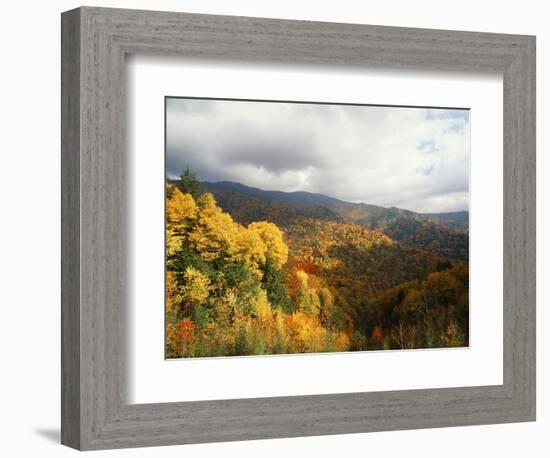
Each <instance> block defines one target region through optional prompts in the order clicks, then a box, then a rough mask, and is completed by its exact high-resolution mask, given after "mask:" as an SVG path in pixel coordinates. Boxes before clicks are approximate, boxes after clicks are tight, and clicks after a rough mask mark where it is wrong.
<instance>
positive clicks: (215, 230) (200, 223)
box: [189, 193, 238, 261]
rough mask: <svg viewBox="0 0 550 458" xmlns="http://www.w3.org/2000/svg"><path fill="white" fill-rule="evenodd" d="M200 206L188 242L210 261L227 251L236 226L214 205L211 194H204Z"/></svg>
mask: <svg viewBox="0 0 550 458" xmlns="http://www.w3.org/2000/svg"><path fill="white" fill-rule="evenodd" d="M200 204H201V205H200V209H199V212H198V217H197V220H196V222H195V224H194V226H193V230H192V231H191V233H190V234H189V242H190V243H191V244H192V245H193V246H194V247H195V248H196V249H197V251H198V252H199V253H200V255H201V256H202V257H203V258H204V259H205V260H207V261H212V260H214V259H216V258H217V257H219V256H220V253H221V252H222V251H224V250H228V249H229V246H230V244H231V242H232V240H233V238H234V237H235V232H236V230H237V227H238V225H237V224H236V223H235V222H234V221H233V218H231V216H230V215H229V214H227V213H224V212H223V211H222V210H221V208H219V207H218V206H217V205H216V200H215V199H214V196H213V195H212V194H210V193H207V194H204V195H203V196H202V197H201V201H200Z"/></svg>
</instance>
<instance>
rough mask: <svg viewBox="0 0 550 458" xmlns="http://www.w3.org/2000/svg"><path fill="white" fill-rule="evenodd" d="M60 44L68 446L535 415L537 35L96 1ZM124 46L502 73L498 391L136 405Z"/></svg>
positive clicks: (69, 23) (68, 17) (71, 22)
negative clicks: (129, 349) (130, 367)
mask: <svg viewBox="0 0 550 458" xmlns="http://www.w3.org/2000/svg"><path fill="white" fill-rule="evenodd" d="M61 37H62V66H61V68H62V199H61V200H62V313H61V315H62V426H61V440H62V443H63V444H66V445H68V446H71V447H74V448H77V449H81V450H84V449H105V448H117V447H138V446H152V445H166V444H183V443H196V442H214V441H232V440H243V439H262V438H277V437H293V436H309V435H322V434H338V433H358V432H367V431H381V430H398V429H412V428H431V427H442V426H456V425H473V424H486V423H506V422H520V421H532V420H534V419H535V38H534V37H532V36H520V35H502V34H490V33H473V32H456V31H444V30H425V29H410V28H397V27H380V26H367V25H355V24H333V23H320V22H307V21H288V20H272V19H258V18H247V17H229V16H210V15H197V14H185V13H169V12H153V11H133V10H119V9H106V8H90V7H83V8H79V9H76V10H72V11H68V12H65V13H63V14H62V30H61ZM129 53H141V54H143V53H154V54H172V55H179V56H200V57H208V58H225V59H228V58H229V59H249V60H250V59H257V60H263V61H270V62H291V63H313V64H324V63H328V64H342V65H376V66H381V65H382V66H394V67H407V68H419V69H442V70H448V71H460V70H469V71H480V72H497V73H501V74H503V78H504V374H503V380H504V383H503V385H495V386H480V387H475V386H474V387H464V388H444V389H424V390H410V391H409V390H406V391H391V392H377V393H372V392H371V393H352V394H327V395H316V396H292V397H276V398H263V399H239V400H224V401H201V402H182V403H165V404H142V405H130V404H128V403H127V401H126V397H125V386H126V381H125V376H126V375H125V374H126V371H125V366H124V365H125V358H124V355H125V337H124V336H125V335H126V329H125V319H124V317H125V306H126V291H125V282H126V270H127V269H126V267H127V266H126V257H125V254H126V250H127V247H126V243H125V242H126V240H125V233H126V229H125V228H126V226H125V224H126V218H125V202H126V184H125V183H126V181H125V180H126V169H125V161H126V149H125V136H124V132H125V108H126V102H125V78H124V71H125V70H124V69H125V65H124V61H125V55H127V54H129ZM159 154H162V152H159Z"/></svg>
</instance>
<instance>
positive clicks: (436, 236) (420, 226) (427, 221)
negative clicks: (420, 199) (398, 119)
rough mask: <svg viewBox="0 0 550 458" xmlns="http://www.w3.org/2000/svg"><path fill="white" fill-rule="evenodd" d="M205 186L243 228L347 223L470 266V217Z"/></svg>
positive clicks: (220, 185) (222, 185)
mask: <svg viewBox="0 0 550 458" xmlns="http://www.w3.org/2000/svg"><path fill="white" fill-rule="evenodd" d="M202 184H203V186H204V187H205V188H206V189H207V190H208V191H210V192H212V193H213V194H214V196H215V197H216V200H217V201H218V203H219V205H220V206H221V207H222V208H223V209H224V210H225V211H227V212H229V213H230V214H232V215H233V216H234V217H235V218H236V219H237V220H238V221H239V222H242V223H249V222H252V221H257V220H260V219H270V220H272V221H274V222H275V223H277V224H278V225H280V226H282V227H285V226H287V225H289V224H290V223H291V222H293V221H296V220H299V219H300V218H304V217H309V218H315V219H320V220H324V221H336V222H348V223H354V224H358V225H360V226H362V227H365V228H368V229H374V230H379V231H382V232H383V233H384V234H386V235H387V236H389V237H390V238H392V239H395V240H397V241H400V242H403V243H405V244H407V245H409V246H413V247H417V248H421V249H425V250H429V251H432V252H434V253H435V254H437V255H438V256H442V257H445V258H449V259H451V260H461V261H467V260H468V227H467V224H466V225H465V224H464V223H462V222H463V221H464V219H465V218H466V219H467V215H468V212H459V213H460V214H451V215H449V217H448V218H445V214H441V213H440V214H428V215H424V214H420V213H415V212H412V211H410V210H403V209H400V208H395V207H391V208H384V207H379V206H376V205H369V204H365V203H352V202H345V201H342V200H339V199H335V198H333V197H329V196H325V195H323V194H316V193H309V192H282V191H264V190H261V189H258V188H252V187H249V186H245V185H243V184H240V183H233V182H227V181H223V182H217V183H210V182H203V183H202ZM464 214H465V215H464ZM456 221H460V222H461V224H458V223H456Z"/></svg>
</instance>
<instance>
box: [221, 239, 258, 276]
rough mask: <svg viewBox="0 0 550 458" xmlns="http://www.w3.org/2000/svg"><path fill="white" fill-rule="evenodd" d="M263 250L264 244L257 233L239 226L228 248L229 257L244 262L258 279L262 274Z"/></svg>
mask: <svg viewBox="0 0 550 458" xmlns="http://www.w3.org/2000/svg"><path fill="white" fill-rule="evenodd" d="M265 252H266V246H265V244H264V242H263V240H262V239H261V237H260V236H259V235H258V233H257V232H255V231H251V230H250V229H244V228H239V230H238V231H237V233H236V235H235V237H234V238H233V240H232V243H231V244H230V245H229V249H228V253H229V257H230V259H231V260H233V261H242V262H244V263H245V264H246V265H247V266H248V268H249V269H250V272H251V273H252V274H253V275H254V276H255V277H256V278H258V279H261V278H262V275H263V273H262V270H261V267H262V266H263V265H264V264H265V261H266V257H265Z"/></svg>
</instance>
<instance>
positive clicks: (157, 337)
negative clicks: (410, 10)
mask: <svg viewBox="0 0 550 458" xmlns="http://www.w3.org/2000/svg"><path fill="white" fill-rule="evenodd" d="M534 69H535V40H534V37H530V36H518V35H502V34H487V33H473V32H455V31H442V30H425V29H405V28H394V27H380V26H367V25H355V24H332V23H318V22H307V21H287V20H271V19H258V18H244V17H226V16H209V15H196V14H186V13H169V12H152V11H133V10H118V9H105V8H90V7H83V8H79V9H76V10H72V11H69V12H66V13H63V15H62V180H63V181H62V189H63V193H62V239H63V243H62V442H63V443H64V444H66V445H68V446H71V447H74V448H77V449H81V450H87V449H104V448H119V447H134V446H135V447H137V446H151V445H168V444H184V443H197V442H213V441H230V440H245V439H260V438H276V437H293V436H305V435H321V434H339V433H355V432H369V431H381V430H397V429H412V428H428V427H440V426H454V425H471V424H486V423H504V422H517V421H531V420H534V418H535V143H534V142H535V140H534V139H535V135H534V129H535V71H534Z"/></svg>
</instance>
